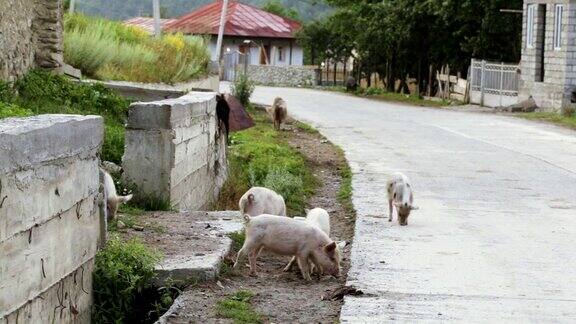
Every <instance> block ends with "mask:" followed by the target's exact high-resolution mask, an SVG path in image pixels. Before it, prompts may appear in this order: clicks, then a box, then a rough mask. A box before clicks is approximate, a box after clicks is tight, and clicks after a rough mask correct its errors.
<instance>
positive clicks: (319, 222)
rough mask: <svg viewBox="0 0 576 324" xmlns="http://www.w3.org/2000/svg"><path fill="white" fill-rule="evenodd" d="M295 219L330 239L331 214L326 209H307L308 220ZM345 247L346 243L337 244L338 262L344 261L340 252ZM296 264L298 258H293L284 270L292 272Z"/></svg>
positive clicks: (302, 218)
mask: <svg viewBox="0 0 576 324" xmlns="http://www.w3.org/2000/svg"><path fill="white" fill-rule="evenodd" d="M294 219H296V220H299V221H304V222H306V223H308V224H310V225H312V226H316V227H317V228H319V229H320V230H321V231H322V232H324V233H326V235H328V237H330V214H328V212H327V211H326V210H325V209H322V208H314V209H311V210H308V209H306V218H304V217H294ZM345 246H346V241H342V242H338V244H337V248H338V252H339V253H338V257H339V260H338V261H340V262H341V261H342V255H341V253H340V251H342V249H344V247H345ZM295 263H296V257H293V258H292V260H290V263H288V265H286V267H285V268H284V271H290V269H292V267H293V266H294V264H295ZM312 268H313V267H312ZM312 270H314V269H312ZM311 272H312V271H311ZM320 272H322V269H320Z"/></svg>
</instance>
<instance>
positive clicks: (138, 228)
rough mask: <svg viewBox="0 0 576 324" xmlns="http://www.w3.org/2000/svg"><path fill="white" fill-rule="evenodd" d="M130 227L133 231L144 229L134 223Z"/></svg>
mask: <svg viewBox="0 0 576 324" xmlns="http://www.w3.org/2000/svg"><path fill="white" fill-rule="evenodd" d="M132 229H133V230H135V231H138V232H142V231H144V227H142V226H139V225H134V226H132Z"/></svg>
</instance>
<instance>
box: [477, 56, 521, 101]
mask: <svg viewBox="0 0 576 324" xmlns="http://www.w3.org/2000/svg"><path fill="white" fill-rule="evenodd" d="M519 79H520V73H519V69H518V65H517V64H504V63H494V62H487V61H477V60H475V59H472V62H471V64H470V75H469V80H470V102H471V103H474V104H479V105H481V106H488V107H506V106H510V105H513V104H516V103H517V102H518V82H519Z"/></svg>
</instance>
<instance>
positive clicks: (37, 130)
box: [0, 115, 104, 323]
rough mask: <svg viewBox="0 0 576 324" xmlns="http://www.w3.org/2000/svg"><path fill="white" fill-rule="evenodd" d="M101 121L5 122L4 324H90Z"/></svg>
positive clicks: (0, 292) (0, 184) (0, 134)
mask: <svg viewBox="0 0 576 324" xmlns="http://www.w3.org/2000/svg"><path fill="white" fill-rule="evenodd" d="M103 131H104V130H103V121H102V118H101V117H99V116H73V115H41V116H35V117H29V118H9V119H3V120H0V152H2V154H0V260H1V262H0V323H16V322H22V323H72V322H80V323H88V322H89V321H90V308H91V305H92V297H91V285H92V267H93V259H94V256H95V254H96V250H97V241H98V238H99V234H100V217H99V213H98V202H97V196H98V191H99V174H98V164H99V158H98V153H99V151H100V148H101V146H102V138H103Z"/></svg>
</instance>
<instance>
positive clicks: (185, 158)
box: [122, 92, 227, 211]
mask: <svg viewBox="0 0 576 324" xmlns="http://www.w3.org/2000/svg"><path fill="white" fill-rule="evenodd" d="M122 164H123V168H124V174H123V177H124V180H125V181H126V182H127V183H132V184H134V185H135V186H136V188H137V193H136V195H135V197H134V199H149V198H154V199H160V200H163V201H169V202H170V204H171V206H172V207H174V208H177V209H181V210H190V211H194V210H198V209H201V208H204V207H206V206H207V205H208V203H210V202H211V201H212V200H213V199H214V198H215V197H216V196H217V195H218V193H219V190H220V188H221V187H222V185H223V184H224V181H225V180H226V177H227V160H226V138H225V133H224V132H223V131H221V129H220V127H219V123H218V119H217V116H216V94H215V93H213V92H191V93H189V94H187V95H184V96H182V97H180V98H176V99H167V100H163V101H155V102H143V103H142V102H140V103H134V104H132V105H131V106H130V112H129V117H128V125H127V129H126V144H125V152H124V157H123V161H122Z"/></svg>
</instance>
